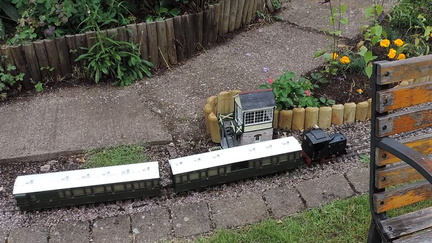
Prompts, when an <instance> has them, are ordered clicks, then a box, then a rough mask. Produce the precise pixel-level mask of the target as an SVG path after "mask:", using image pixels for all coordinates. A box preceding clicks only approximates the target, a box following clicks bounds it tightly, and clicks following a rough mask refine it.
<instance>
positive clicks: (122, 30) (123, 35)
mask: <svg viewBox="0 0 432 243" xmlns="http://www.w3.org/2000/svg"><path fill="white" fill-rule="evenodd" d="M117 33H118V40H120V41H128V40H129V34H128V29H127V28H126V27H125V26H121V27H119V28H117Z"/></svg>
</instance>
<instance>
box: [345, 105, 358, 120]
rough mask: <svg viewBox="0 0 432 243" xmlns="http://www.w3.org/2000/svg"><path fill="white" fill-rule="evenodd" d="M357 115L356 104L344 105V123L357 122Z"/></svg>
mask: <svg viewBox="0 0 432 243" xmlns="http://www.w3.org/2000/svg"><path fill="white" fill-rule="evenodd" d="M355 114H356V104H355V103H353V102H351V103H346V104H345V105H344V122H346V123H353V122H354V120H355Z"/></svg>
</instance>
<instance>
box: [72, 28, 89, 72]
mask: <svg viewBox="0 0 432 243" xmlns="http://www.w3.org/2000/svg"><path fill="white" fill-rule="evenodd" d="M75 40H76V43H77V50H78V55H81V54H84V53H86V52H87V51H86V50H85V48H86V47H87V46H88V44H87V36H86V35H85V34H76V35H75ZM84 65H85V63H84V61H80V62H79V66H81V67H84Z"/></svg>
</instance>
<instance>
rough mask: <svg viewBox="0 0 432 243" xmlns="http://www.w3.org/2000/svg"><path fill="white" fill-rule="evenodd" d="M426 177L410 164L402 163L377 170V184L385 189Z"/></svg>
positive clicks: (379, 187)
mask: <svg viewBox="0 0 432 243" xmlns="http://www.w3.org/2000/svg"><path fill="white" fill-rule="evenodd" d="M420 179H424V177H423V176H422V175H421V174H420V173H419V172H417V171H416V170H415V169H414V168H413V167H411V166H410V165H408V164H405V163H402V164H400V165H396V166H389V167H385V168H381V169H378V170H377V173H376V180H375V186H376V187H377V188H378V189H384V188H388V187H391V186H395V185H399V184H403V183H406V182H410V181H415V180H420Z"/></svg>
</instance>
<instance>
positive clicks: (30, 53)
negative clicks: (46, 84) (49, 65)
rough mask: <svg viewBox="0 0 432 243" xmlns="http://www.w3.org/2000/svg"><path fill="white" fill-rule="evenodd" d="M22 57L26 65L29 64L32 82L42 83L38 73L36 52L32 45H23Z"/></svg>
mask: <svg viewBox="0 0 432 243" xmlns="http://www.w3.org/2000/svg"><path fill="white" fill-rule="evenodd" d="M23 51H24V56H25V58H26V61H27V63H28V64H29V71H30V76H31V79H32V80H33V81H34V82H40V81H42V76H41V73H40V67H39V63H38V60H37V56H36V51H35V48H34V45H33V43H29V44H25V45H23Z"/></svg>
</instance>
